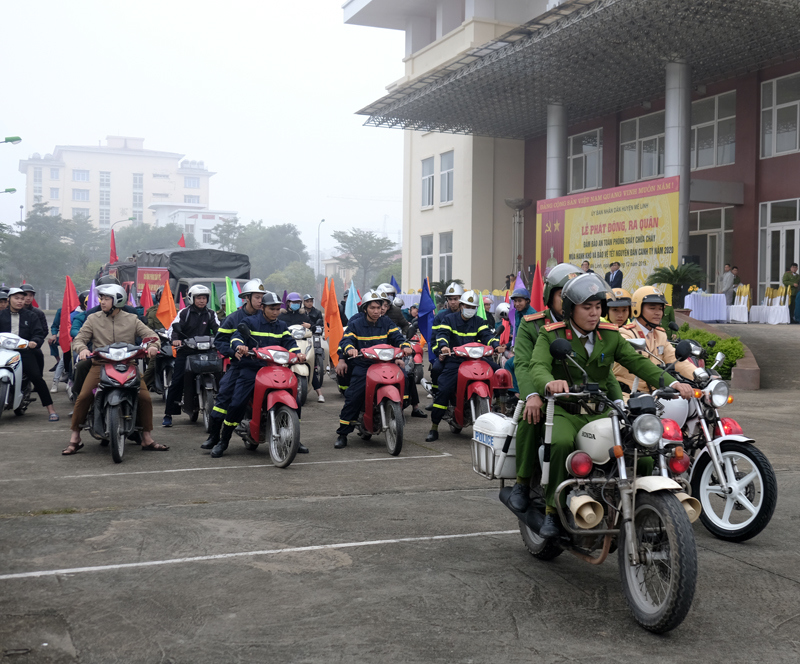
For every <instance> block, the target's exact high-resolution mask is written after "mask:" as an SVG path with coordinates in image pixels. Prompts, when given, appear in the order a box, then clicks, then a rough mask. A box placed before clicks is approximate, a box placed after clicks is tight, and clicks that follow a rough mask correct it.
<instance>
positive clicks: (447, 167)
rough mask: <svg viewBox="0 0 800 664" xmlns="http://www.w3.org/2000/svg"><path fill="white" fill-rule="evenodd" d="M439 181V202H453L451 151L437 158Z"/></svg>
mask: <svg viewBox="0 0 800 664" xmlns="http://www.w3.org/2000/svg"><path fill="white" fill-rule="evenodd" d="M439 161H440V172H441V181H440V187H441V191H440V192H439V202H441V203H452V202H453V151H452V150H450V152H444V153H443V154H441V155H440V156H439Z"/></svg>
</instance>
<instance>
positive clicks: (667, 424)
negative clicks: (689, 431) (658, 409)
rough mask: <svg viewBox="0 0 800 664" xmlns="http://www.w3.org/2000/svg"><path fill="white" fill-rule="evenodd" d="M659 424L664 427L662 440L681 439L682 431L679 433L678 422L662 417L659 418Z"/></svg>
mask: <svg viewBox="0 0 800 664" xmlns="http://www.w3.org/2000/svg"><path fill="white" fill-rule="evenodd" d="M661 426H662V427H663V429H664V433H663V434H662V436H661V437H662V438H663V439H664V440H671V441H682V440H683V433H681V428H680V427H679V426H678V423H677V422H676V421H675V420H671V419H669V418H668V417H667V418H664V419H662V420H661Z"/></svg>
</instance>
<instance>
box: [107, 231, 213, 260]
mask: <svg viewBox="0 0 800 664" xmlns="http://www.w3.org/2000/svg"><path fill="white" fill-rule="evenodd" d="M114 235H115V239H116V243H117V255H118V256H119V258H120V260H125V258H126V257H128V256H134V255H135V254H136V252H137V251H141V250H144V249H178V240H180V239H181V235H183V236H184V241H185V242H186V248H187V249H196V248H197V240H195V239H194V235H192V234H191V233H190V234H189V235H185V233H184V230H183V228H182V227H181V226H179V225H178V224H166V225H165V226H151V225H150V224H135V225H131V226H126V227H125V228H121V229H120V230H119V231H116V232H115V233H114Z"/></svg>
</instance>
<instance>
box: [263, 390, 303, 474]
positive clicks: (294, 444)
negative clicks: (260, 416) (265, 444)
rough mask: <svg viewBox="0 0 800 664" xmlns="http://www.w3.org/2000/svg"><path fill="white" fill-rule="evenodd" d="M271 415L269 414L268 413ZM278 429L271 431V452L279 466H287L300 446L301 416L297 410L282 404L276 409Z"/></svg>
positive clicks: (273, 461) (274, 461)
mask: <svg viewBox="0 0 800 664" xmlns="http://www.w3.org/2000/svg"><path fill="white" fill-rule="evenodd" d="M267 417H269V415H267ZM275 426H276V428H277V431H270V432H269V454H270V456H271V457H272V463H273V464H275V465H276V466H277V467H278V468H286V467H287V466H288V465H289V464H290V463H292V461H294V458H295V456H296V455H297V450H298V449H299V448H300V418H299V417H297V411H295V410H293V409H291V408H289V407H288V406H285V405H283V404H281V405H280V406H278V407H277V408H276V409H275Z"/></svg>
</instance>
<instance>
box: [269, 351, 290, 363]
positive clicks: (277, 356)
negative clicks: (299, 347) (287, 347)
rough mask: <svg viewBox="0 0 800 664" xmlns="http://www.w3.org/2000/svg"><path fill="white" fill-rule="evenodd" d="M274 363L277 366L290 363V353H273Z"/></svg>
mask: <svg viewBox="0 0 800 664" xmlns="http://www.w3.org/2000/svg"><path fill="white" fill-rule="evenodd" d="M272 361H273V362H275V363H276V364H287V363H288V362H289V353H287V352H285V351H282V350H276V351H275V352H274V353H272Z"/></svg>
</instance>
